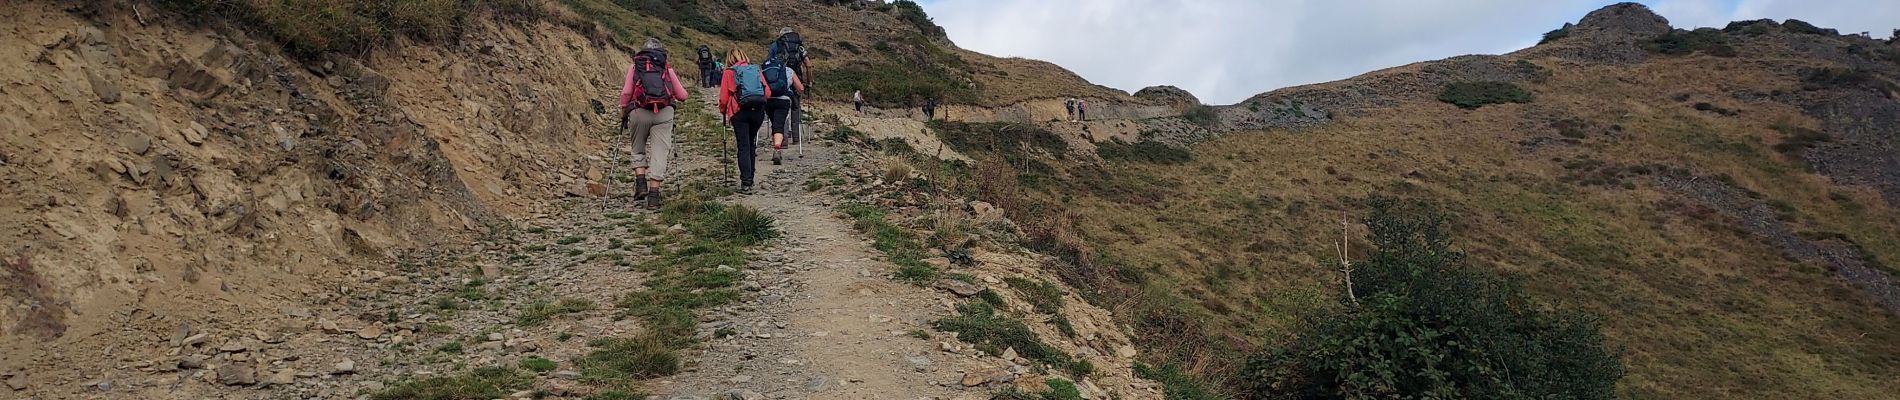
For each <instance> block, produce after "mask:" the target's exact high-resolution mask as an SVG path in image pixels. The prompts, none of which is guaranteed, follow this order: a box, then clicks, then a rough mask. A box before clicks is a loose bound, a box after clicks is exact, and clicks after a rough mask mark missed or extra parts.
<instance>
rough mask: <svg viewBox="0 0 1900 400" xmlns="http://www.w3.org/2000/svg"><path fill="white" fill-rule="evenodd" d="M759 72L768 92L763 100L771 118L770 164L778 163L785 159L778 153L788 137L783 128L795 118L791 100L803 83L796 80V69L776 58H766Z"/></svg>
mask: <svg viewBox="0 0 1900 400" xmlns="http://www.w3.org/2000/svg"><path fill="white" fill-rule="evenodd" d="M759 73H761V74H765V88H766V91H767V93H769V94H770V95H769V96H768V99H767V100H766V101H765V116H766V118H768V119H771V120H772V165H780V164H783V163H784V159H785V158H784V156H783V155H782V154H780V153H782V152H783V151H784V150H785V143H786V139H787V137H788V135H787V134H786V132H785V129H786V127H787V126H788V125H791V124H789V123H788V121H789V120H793V119H795V117H792V116H791V114H793V113H797V112H798V109H797V107H796V106H794V105H793V103H792V102H793V101H794V100H793V99H797V98H798V94H799V93H802V92H804V91H805V85H804V83H802V82H799V81H798V79H799V75H798V72H797V71H793V70H792V69H791V68H790V67H788V66H786V65H785V64H782V63H780V62H779V60H778V59H766V60H765V62H764V63H761V64H760V65H759ZM791 136H795V135H791Z"/></svg>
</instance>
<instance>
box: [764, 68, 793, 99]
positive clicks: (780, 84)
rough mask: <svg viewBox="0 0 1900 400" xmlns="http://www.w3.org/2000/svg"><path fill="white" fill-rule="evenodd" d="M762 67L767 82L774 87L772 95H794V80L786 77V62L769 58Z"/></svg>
mask: <svg viewBox="0 0 1900 400" xmlns="http://www.w3.org/2000/svg"><path fill="white" fill-rule="evenodd" d="M762 68H763V69H762V71H763V72H764V73H765V84H767V85H771V87H772V95H774V96H784V97H790V96H791V95H792V80H791V78H788V77H786V74H785V71H786V68H785V63H782V62H779V61H778V60H771V59H767V60H765V65H764V67H762Z"/></svg>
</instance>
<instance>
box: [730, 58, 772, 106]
mask: <svg viewBox="0 0 1900 400" xmlns="http://www.w3.org/2000/svg"><path fill="white" fill-rule="evenodd" d="M732 80H733V82H735V83H737V84H738V86H739V105H741V106H746V107H752V106H759V105H764V104H765V80H764V79H760V77H759V66H757V65H752V64H746V65H736V66H733V67H732Z"/></svg>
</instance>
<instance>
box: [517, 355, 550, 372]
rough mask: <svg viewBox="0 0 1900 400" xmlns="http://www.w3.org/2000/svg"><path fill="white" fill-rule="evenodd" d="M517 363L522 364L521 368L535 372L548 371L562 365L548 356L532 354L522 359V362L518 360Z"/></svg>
mask: <svg viewBox="0 0 1900 400" xmlns="http://www.w3.org/2000/svg"><path fill="white" fill-rule="evenodd" d="M516 364H517V365H520V366H521V369H525V370H529V371H534V372H548V371H553V370H554V369H555V368H558V367H560V365H557V364H555V363H554V361H552V360H548V359H546V358H541V357H538V356H530V357H528V358H523V359H521V361H520V362H517V363H516Z"/></svg>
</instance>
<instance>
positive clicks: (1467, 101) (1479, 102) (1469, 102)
mask: <svg viewBox="0 0 1900 400" xmlns="http://www.w3.org/2000/svg"><path fill="white" fill-rule="evenodd" d="M1535 100H1536V97H1535V96H1533V95H1531V92H1529V91H1525V90H1524V88H1520V87H1518V86H1517V85H1515V84H1512V83H1510V82H1452V83H1447V84H1445V90H1444V91H1442V92H1439V93H1438V101H1442V102H1446V103H1451V104H1452V105H1455V106H1458V108H1463V109H1467V110H1473V109H1477V108H1478V107H1484V106H1486V105H1491V104H1504V103H1529V102H1532V101H1535Z"/></svg>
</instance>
